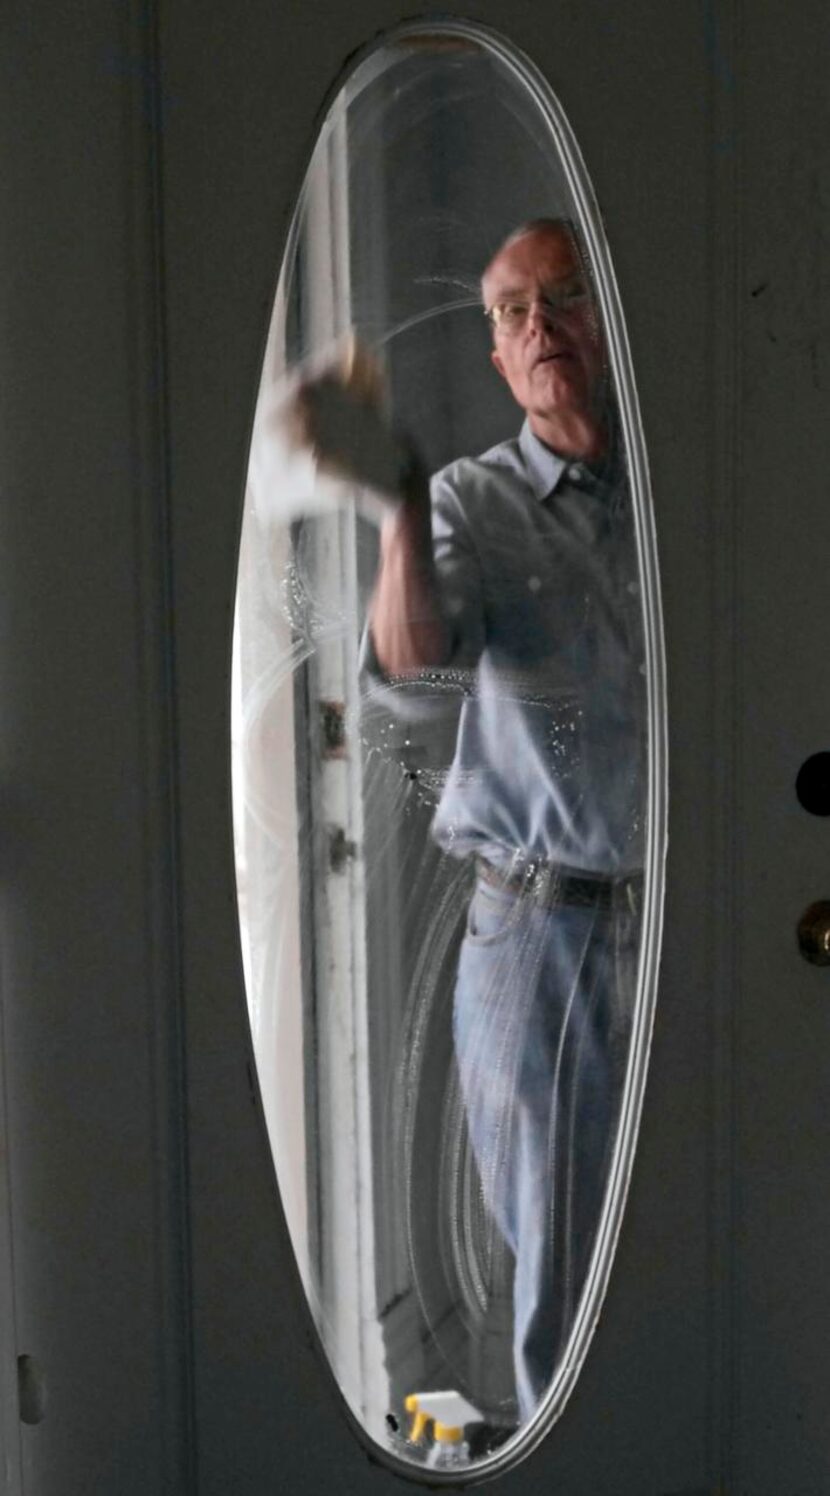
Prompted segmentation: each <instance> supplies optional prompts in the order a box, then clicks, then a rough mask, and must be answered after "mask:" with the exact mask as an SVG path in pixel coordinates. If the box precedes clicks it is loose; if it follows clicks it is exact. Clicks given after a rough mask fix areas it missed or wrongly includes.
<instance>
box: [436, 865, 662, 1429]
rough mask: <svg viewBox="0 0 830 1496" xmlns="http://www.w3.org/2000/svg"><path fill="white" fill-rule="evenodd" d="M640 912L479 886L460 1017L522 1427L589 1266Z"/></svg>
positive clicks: (463, 964)
mask: <svg viewBox="0 0 830 1496" xmlns="http://www.w3.org/2000/svg"><path fill="white" fill-rule="evenodd" d="M637 928H638V927H637V925H636V921H635V920H634V919H633V917H632V916H631V914H630V913H628V912H625V913H621V912H613V911H601V910H598V909H595V908H594V909H585V908H575V907H572V906H560V907H556V908H550V907H546V906H544V905H543V904H541V903H539V902H536V901H535V900H533V899H532V898H530V897H529V896H528V895H516V894H513V893H509V892H507V891H505V890H504V889H501V888H494V887H493V886H492V885H491V884H489V883H486V882H484V881H482V880H481V879H479V881H478V883H477V885H476V891H475V894H474V897H473V900H472V903H471V905H470V910H469V914H468V922H467V933H466V936H465V938H464V942H463V945H462V947H461V954H460V958H459V968H458V978H457V983H456V991H455V1006H454V1013H453V1024H454V1036H455V1050H456V1057H457V1061H458V1069H459V1077H460V1082H461V1090H462V1095H463V1097H464V1105H465V1111H466V1119H467V1127H468V1130H469V1134H470V1139H471V1142H472V1146H473V1150H474V1153H475V1157H476V1162H477V1165H478V1171H479V1175H480V1177H481V1185H482V1191H483V1195H484V1201H485V1205H486V1206H487V1208H488V1210H489V1212H490V1213H491V1215H492V1217H493V1219H494V1220H495V1222H496V1225H497V1226H498V1229H499V1231H500V1232H501V1233H502V1235H503V1236H504V1238H505V1240H506V1241H507V1242H508V1244H509V1246H510V1248H511V1249H512V1252H513V1254H514V1257H515V1281H514V1335H513V1354H514V1367H515V1376H516V1391H517V1396H518V1403H519V1414H520V1418H521V1421H522V1422H524V1421H525V1420H526V1419H528V1418H529V1417H530V1416H531V1415H532V1413H533V1412H534V1410H535V1408H536V1406H537V1404H538V1402H539V1400H540V1398H541V1397H542V1396H543V1395H544V1393H545V1391H546V1390H547V1388H548V1386H549V1385H550V1382H551V1379H552V1376H553V1372H554V1369H555V1366H556V1362H557V1359H558V1357H559V1355H560V1354H561V1352H562V1350H563V1349H564V1346H565V1342H566V1340H567V1336H568V1333H569V1330H570V1328H571V1325H572V1323H573V1317H574V1313H575V1311H576V1308H577V1306H578V1303H579V1297H580V1292H581V1288H582V1284H583V1282H584V1278H585V1273H586V1270H587V1267H588V1263H589V1261H590V1255H591V1248H592V1246H593V1242H594V1239H595V1236H596V1229H597V1225H598V1223H599V1218H600V1214H601V1209H602V1201H603V1196H604V1192H605V1185H606V1181H607V1177H608V1161H609V1157H610V1149H611V1145H612V1143H613V1134H614V1131H615V1127H616V1119H617V1113H618V1103H619V1092H620V1068H621V1066H620V1061H619V1059H617V1058H615V1053H614V1050H615V1049H616V1048H617V1044H618V1037H619V1028H620V1012H621V1011H623V1012H624V1013H625V1014H626V1015H627V1014H628V1013H629V1012H630V992H631V991H632V990H633V973H634V970H635V957H636V950H635V936H636V931H637Z"/></svg>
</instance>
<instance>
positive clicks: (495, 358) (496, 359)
mask: <svg viewBox="0 0 830 1496" xmlns="http://www.w3.org/2000/svg"><path fill="white" fill-rule="evenodd" d="M490 361H491V363H492V365H493V368H494V369H498V371H499V373H500V375H501V377H502V379H506V378H507V375H506V374H505V372H504V360H503V359H502V356H501V354H500V353H499V351H498V349H497V348H493V349H492V350H491V352H490Z"/></svg>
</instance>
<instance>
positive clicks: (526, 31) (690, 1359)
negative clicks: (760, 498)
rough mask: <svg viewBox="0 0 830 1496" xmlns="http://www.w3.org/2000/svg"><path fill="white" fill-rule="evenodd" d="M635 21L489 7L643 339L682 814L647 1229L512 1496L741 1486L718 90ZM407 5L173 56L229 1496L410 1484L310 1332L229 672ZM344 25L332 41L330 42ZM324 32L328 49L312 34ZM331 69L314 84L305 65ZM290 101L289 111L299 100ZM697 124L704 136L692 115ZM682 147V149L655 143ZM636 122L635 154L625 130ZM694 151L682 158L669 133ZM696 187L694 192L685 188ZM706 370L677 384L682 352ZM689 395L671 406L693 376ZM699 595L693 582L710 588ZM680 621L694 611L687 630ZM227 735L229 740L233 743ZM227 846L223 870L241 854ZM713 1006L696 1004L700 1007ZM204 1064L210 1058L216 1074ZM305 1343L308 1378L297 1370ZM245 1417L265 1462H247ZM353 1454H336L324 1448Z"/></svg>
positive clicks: (170, 226)
mask: <svg viewBox="0 0 830 1496" xmlns="http://www.w3.org/2000/svg"><path fill="white" fill-rule="evenodd" d="M630 10H631V12H632V13H631V14H629V15H628V16H627V19H626V23H625V25H623V24H622V23H621V22H620V21H619V20H617V19H613V18H609V16H608V15H607V14H606V13H605V11H604V9H601V8H600V7H594V6H590V7H585V6H583V7H580V8H579V11H578V12H577V11H576V10H574V9H573V8H571V7H565V6H563V7H557V8H554V10H553V11H552V12H551V11H550V10H548V9H546V10H545V11H544V15H543V13H542V11H541V9H540V8H539V7H538V6H535V5H526V6H524V7H522V6H519V7H511V8H510V12H509V14H508V13H507V11H506V10H504V11H502V9H501V7H500V6H498V5H482V6H479V7H477V8H476V15H475V19H476V20H479V21H483V22H485V23H489V24H492V25H494V26H495V27H497V28H499V29H501V30H503V31H504V32H505V33H506V34H507V36H508V37H509V38H510V40H511V41H513V42H514V43H515V44H517V45H518V46H520V47H524V48H525V49H526V50H527V51H528V53H529V54H530V56H531V58H532V59H533V60H534V61H535V62H536V63H537V64H538V65H539V66H540V67H541V69H542V70H543V71H544V72H546V74H547V76H548V77H549V79H550V81H551V83H552V85H553V87H554V89H555V90H556V91H557V93H558V94H559V97H560V99H561V102H562V104H563V107H564V109H565V112H566V114H567V115H568V117H569V118H570V120H571V122H572V124H573V127H574V129H575V133H576V136H577V139H578V140H579V142H580V144H581V146H582V149H583V152H584V154H585V156H586V161H587V165H588V170H589V172H590V173H591V174H592V175H593V177H594V181H595V185H596V189H597V193H598V196H599V199H600V203H601V206H602V208H603V210H604V213H605V217H606V225H607V229H608V234H609V240H610V242H611V244H612V250H613V252H614V256H615V261H616V267H617V273H618V276H619V279H620V283H621V295H622V301H623V306H624V307H625V308H626V314H627V317H628V318H629V329H630V337H631V342H632V349H633V360H634V367H635V369H636V370H638V383H639V387H640V393H641V400H642V406H643V413H644V422H645V429H646V438H647V442H648V444H649V450H650V453H651V460H652V466H653V481H654V492H655V501H656V507H657V515H658V543H659V545H660V549H661V556H662V560H663V567H664V582H665V586H666V589H667V592H668V595H669V609H670V612H669V619H668V645H669V682H670V689H671V683H672V679H673V677H674V678H677V679H678V680H680V681H682V686H680V688H679V689H677V688H676V689H675V690H674V691H673V692H672V708H673V710H674V712H675V717H674V722H673V729H674V734H675V736H677V737H678V740H679V742H680V743H681V744H682V752H680V751H678V752H677V753H676V759H675V760H673V764H674V774H675V786H674V795H675V799H676V800H677V802H678V810H677V824H674V825H673V828H672V831H673V847H672V857H673V858H674V859H676V860H677V865H678V866H680V867H682V868H683V876H682V878H677V879H674V880H672V876H671V869H670V874H669V878H670V882H669V890H670V894H669V898H670V913H669V931H668V946H667V950H666V961H665V972H664V977H663V992H662V998H661V1002H662V1015H661V1016H660V1017H658V1032H657V1039H656V1046H655V1072H654V1075H653V1078H652V1082H651V1086H650V1090H649V1094H648V1096H647V1102H646V1113H647V1115H646V1122H645V1126H644V1132H643V1138H642V1144H641V1152H640V1156H639V1158H638V1161H637V1164H636V1166H635V1170H634V1182H633V1187H632V1194H631V1203H630V1206H629V1215H628V1217H627V1220H626V1223H625V1225H624V1227H623V1237H622V1245H621V1249H620V1255H619V1258H618V1262H617V1266H616V1268H615V1273H614V1277H613V1280H612V1288H611V1291H610V1294H609V1299H608V1302H607V1305H606V1307H605V1310H604V1312H603V1316H602V1321H601V1326H600V1331H599V1333H598V1335H597V1338H596V1340H595V1343H594V1345H593V1347H592V1350H591V1352H590V1355H589V1358H588V1362H587V1366H586V1369H585V1372H584V1374H583V1379H582V1381H581V1382H580V1384H579V1386H578V1388H577V1391H576V1393H575V1394H574V1397H573V1399H572V1402H571V1403H570V1404H569V1406H568V1409H567V1411H566V1413H565V1415H564V1417H563V1419H562V1421H561V1423H560V1424H559V1425H558V1426H557V1428H556V1430H555V1431H554V1433H553V1434H552V1435H551V1437H550V1438H549V1440H548V1441H547V1442H546V1444H545V1445H544V1446H543V1447H542V1448H541V1449H540V1450H538V1451H537V1452H536V1453H535V1454H533V1455H532V1456H531V1457H530V1459H529V1460H528V1461H527V1463H526V1464H525V1465H523V1466H521V1467H519V1468H518V1469H516V1470H514V1471H513V1472H510V1473H508V1474H507V1475H506V1476H504V1477H501V1478H500V1479H499V1480H498V1481H497V1482H496V1483H495V1488H498V1489H499V1490H501V1489H504V1490H505V1491H508V1490H510V1491H516V1492H520V1491H523V1490H531V1489H534V1488H535V1487H536V1486H538V1487H539V1488H540V1489H541V1488H543V1487H547V1486H549V1485H550V1484H551V1483H552V1482H554V1481H556V1482H557V1483H560V1484H562V1485H563V1487H564V1489H567V1490H569V1491H573V1492H574V1493H578V1492H585V1493H588V1492H591V1493H595V1492H596V1491H598V1490H608V1491H609V1492H610V1491H619V1492H627V1491H630V1492H632V1493H635V1492H636V1493H637V1496H643V1492H644V1491H649V1492H651V1491H653V1492H654V1493H655V1496H662V1493H671V1492H680V1491H695V1490H701V1491H703V1490H708V1489H711V1488H713V1486H714V1481H715V1476H714V1473H713V1471H714V1454H713V1446H714V1444H715V1441H716V1439H717V1433H716V1417H715V1413H716V1407H717V1403H716V1401H715V1400H714V1399H713V1398H712V1394H711V1388H712V1376H713V1371H714V1370H715V1368H716V1366H717V1339H716V1334H717V1321H716V1318H715V1315H714V1305H713V1302H712V1295H711V1279H710V1272H709V1259H708V1254H709V1252H710V1251H711V1237H710V1232H711V1231H712V1229H713V1228H712V1227H711V1226H710V1225H709V1224H707V1222H708V1219H709V1218H708V1216H707V1204H708V1196H709V1192H710V1188H711V1172H710V1168H709V1161H710V1158H711V1152H712V1145H711V1142H710V1135H709V1126H710V1117H711V1107H710V1098H709V1096H708V1094H707V1088H706V1085H705V1084H701V1075H702V1074H704V1073H705V1067H704V1065H703V1064H702V1062H701V1057H700V1055H701V1049H702V1048H703V1047H706V1048H707V1049H708V1050H712V1049H713V1048H714V1036H713V1035H712V1034H711V1033H710V1032H709V1025H710V1024H712V1023H714V1021H715V1014H716V1013H718V1012H719V1009H718V1006H717V1004H716V1002H715V997H714V992H713V982H712V979H711V975H710V972H709V969H708V962H709V960H710V958H711V935H710V932H709V931H708V929H707V920H708V917H709V909H710V908H711V905H710V903H709V902H708V901H707V899H705V898H703V897H701V890H702V889H706V888H709V887H711V886H712V884H713V882H714V875H713V869H712V859H713V856H714V852H713V849H712V847H711V845H709V844H708V843H707V841H706V839H705V838H701V837H700V835H699V820H700V817H699V811H695V809H694V807H695V805H698V806H699V805H700V803H709V802H710V800H711V793H712V791H711V785H710V783H709V776H710V774H711V773H712V772H713V768H712V763H711V760H710V759H709V756H708V755H709V744H708V742H707V741H706V740H705V739H703V738H702V737H701V733H700V723H701V722H707V721H708V720H709V718H710V713H711V708H710V693H711V690H712V680H713V673H714V672H713V671H712V672H705V671H704V672H701V671H700V669H699V668H698V667H699V662H700V660H701V659H707V658H708V654H709V650H710V648H711V637H712V636H711V625H710V617H711V613H710V607H711V594H710V589H711V583H710V581H709V579H708V576H707V555H708V553H707V549H706V545H705V541H704V540H703V537H702V536H701V512H700V511H701V499H700V495H701V494H702V493H705V492H706V486H707V462H708V458H707V452H706V444H705V442H702V441H701V438H700V432H701V424H703V425H704V426H705V424H706V422H707V421H708V420H709V419H711V413H712V404H711V394H710V387H709V380H708V377H707V369H708V358H709V349H708V338H709V334H708V331H707V321H706V318H707V305H708V303H707V297H708V269H709V264H708V252H709V239H708V237H707V232H706V226H705V225H703V224H702V223H701V216H700V203H701V201H702V200H704V198H705V195H706V192H707V162H708V159H709V152H710V140H709V134H708V132H709V130H710V125H709V122H708V115H707V113H706V110H705V109H704V108H701V105H700V100H701V99H705V98H706V97H707V92H708V90H709V89H710V87H714V85H713V84H712V83H711V81H710V80H711V71H710V67H709V62H708V59H707V50H706V49H707V39H706V34H705V28H704V26H703V24H702V20H701V17H700V14H699V12H698V11H697V9H696V8H694V7H690V8H687V9H685V10H683V11H682V12H681V13H680V15H678V14H677V13H674V15H673V17H672V20H671V22H669V19H668V17H667V16H666V15H665V13H661V11H660V9H659V8H658V7H657V6H655V5H645V6H637V7H632V8H630ZM404 17H405V9H404V7H403V6H400V7H399V6H397V5H393V6H389V5H384V6H372V5H361V6H358V7H355V8H354V9H352V10H351V11H350V13H349V15H348V17H347V16H346V15H345V14H343V13H341V12H340V11H336V10H334V9H329V8H326V9H323V8H320V9H315V10H311V9H306V10H304V11H303V13H302V14H300V13H298V12H295V11H294V10H293V8H292V7H283V8H282V10H277V11H274V10H272V9H269V8H266V7H261V8H260V7H248V8H247V9H246V15H245V22H244V25H243V27H242V29H241V31H240V29H239V28H238V27H236V26H235V27H234V28H233V34H232V35H231V33H230V31H229V30H228V28H227V26H226V24H225V22H224V21H223V18H222V17H221V16H220V15H219V14H218V13H214V14H213V15H212V16H211V15H209V14H204V15H203V16H202V17H201V19H200V42H199V46H198V48H194V46H193V35H192V24H193V23H192V21H191V20H190V19H189V18H188V17H187V16H185V15H184V14H183V13H181V12H176V13H175V14H171V15H170V16H168V18H167V22H166V25H165V29H164V33H163V52H164V57H165V68H166V73H165V89H166V92H168V93H169V95H170V96H171V97H172V98H174V99H175V100H176V107H175V110H171V112H170V115H169V119H168V122H167V125H166V129H165V170H164V175H165V224H166V265H167V275H168V282H167V292H168V312H169V324H168V332H169V353H170V395H171V407H170V411H171V440H172V452H173V486H174V491H175V493H176V495H177V502H176V506H175V518H174V547H175V572H176V577H177V584H178V606H177V614H178V636H177V657H178V660H179V664H180V672H181V673H180V690H181V696H180V708H181V715H180V731H181V753H182V758H181V775H180V785H181V795H182V801H181V808H182V828H183V886H184V905H183V909H184V926H183V932H184V942H185V965H186V971H187V973H188V983H189V994H188V1003H189V1011H188V1045H189V1055H190V1067H191V1068H190V1106H191V1118H192V1123H193V1128H192V1138H191V1147H192V1154H191V1159H192V1161H191V1181H192V1189H193V1194H192V1201H191V1228H192V1232H193V1251H194V1321H193V1323H194V1332H195V1337H196V1339H195V1376H196V1398H197V1416H198V1429H199V1462H200V1478H201V1481H202V1482H203V1488H204V1490H206V1491H213V1490H216V1491H217V1492H218V1491H220V1490H223V1489H225V1488H226V1487H228V1486H229V1485H232V1486H233V1487H234V1489H235V1490H240V1491H243V1490H250V1491H251V1492H253V1491H258V1490H260V1489H263V1483H264V1482H266V1481H267V1480H269V1479H279V1480H282V1481H284V1482H285V1483H286V1484H289V1485H293V1484H297V1483H299V1485H300V1488H301V1489H308V1490H310V1491H311V1490H319V1489H323V1488H324V1486H326V1487H328V1486H329V1485H330V1486H331V1487H332V1489H344V1490H346V1489H355V1490H358V1489H361V1490H362V1489H364V1488H365V1487H366V1486H368V1485H369V1484H372V1483H374V1485H375V1486H377V1485H378V1484H380V1485H381V1486H382V1487H383V1488H391V1487H392V1486H393V1485H396V1484H398V1477H396V1476H393V1475H391V1474H386V1475H381V1473H380V1472H379V1471H378V1470H377V1468H373V1467H372V1466H370V1465H369V1464H368V1462H367V1458H366V1455H365V1454H364V1453H363V1451H362V1449H361V1448H360V1446H359V1444H358V1442H357V1440H356V1438H355V1437H354V1436H353V1435H352V1434H351V1433H350V1432H348V1431H347V1429H346V1426H345V1415H344V1414H343V1412H342V1411H339V1410H338V1406H337V1404H338V1401H339V1399H338V1396H337V1394H336V1392H335V1390H334V1388H333V1387H332V1386H331V1384H330V1382H329V1379H328V1374H327V1372H326V1369H325V1367H324V1366H323V1364H322V1358H321V1357H320V1356H319V1354H318V1352H317V1349H316V1346H315V1345H314V1341H313V1336H312V1334H311V1331H310V1327H309V1326H308V1325H307V1324H306V1322H305V1318H304V1313H303V1311H302V1310H301V1308H300V1293H299V1284H298V1282H297V1278H296V1270H295V1267H294V1263H293V1259H292V1256H291V1252H290V1248H289V1245H288V1241H287V1235H286V1233H285V1230H284V1227H283V1225H282V1222H281V1221H280V1218H279V1206H278V1202H277V1199H276V1193H275V1187H274V1181H273V1178H272V1174H271V1166H270V1162H269V1160H268V1155H267V1149H266V1146H265V1139H264V1135H263V1131H262V1130H261V1129H260V1130H259V1131H257V1128H256V1114H255V1100H254V1098H253V1096H252V1094H250V1093H249V1090H248V1087H247V1084H245V1085H240V1080H241V1078H242V1075H243V1071H244V1066H245V1061H246V1056H247V1048H246V1040H245V1034H244V1029H245V1004H244V993H243V989H242V983H241V967H240V962H239V955H238V951H237V948H236V936H235V931H234V923H233V919H232V917H231V915H232V911H233V884H232V880H231V849H230V828H229V824H228V820H227V774H228V769H227V738H228V733H229V694H228V680H227V673H226V671H225V669H224V668H220V661H221V662H222V664H223V666H224V662H226V660H227V651H228V639H229V634H228V629H229V620H230V616H231V605H232V595H233V584H234V558H235V545H236V537H237V532H238V525H239V521H240V516H241V501H242V485H243V481H244V474H245V465H246V464H245V458H246V444H247V440H248V436H249V430H250V425H251V421H252V416H253V404H254V399H255V395H256V389H257V383H258V378H259V369H260V364H261V356H262V347H263V341H264V338H265V334H266V331H267V324H268V313H269V309H270V305H271V300H272V297H273V289H274V284H275V279H276V274H277V271H278V268H279V265H280V261H281V258H282V250H283V243H284V236H285V233H286V230H287V226H288V216H289V214H290V211H291V208H292V205H293V201H294V199H295V195H296V191H297V189H298V187H299V184H300V182H301V181H302V178H303V175H304V171H305V167H306V161H307V153H308V151H309V150H310V148H311V145H312V143H313V140H314V135H315V124H316V121H317V119H318V117H319V113H320V110H321V109H322V106H323V104H324V101H325V99H326V97H327V95H328V94H329V93H330V91H331V90H332V89H333V88H334V87H335V86H336V83H337V80H338V75H339V71H340V69H341V67H342V66H343V64H344V63H345V61H346V59H347V57H348V55H349V54H350V52H352V51H353V50H354V49H355V48H356V47H358V46H359V45H361V44H362V43H364V42H365V41H366V40H367V38H369V37H371V35H372V34H373V33H374V32H375V31H376V30H377V29H378V28H379V27H380V26H382V25H391V24H393V23H394V22H396V21H398V20H400V19H403V18H404ZM324 18H325V24H323V19H324ZM312 35H313V45H312V41H311V37H312ZM288 56H292V57H297V56H302V58H303V66H302V67H297V68H293V67H292V68H291V69H288V70H286V68H285V67H284V59H285V58H286V57H288ZM277 83H278V85H279V86H278V87H277V86H276V84H277ZM690 93H693V94H694V95H695V97H696V99H697V100H698V103H697V106H696V108H695V110H694V111H693V112H690V111H689V108H688V103H687V102H686V101H687V100H688V97H689V94H690ZM656 119H659V120H660V121H661V125H660V129H659V130H657V129H656V128H655V120H656ZM608 120H613V121H614V128H613V132H612V131H609V128H608V125H607V121H608ZM666 134H669V135H670V136H671V139H672V142H673V152H672V155H671V158H669V157H668V156H667V154H666V152H665V150H664V148H663V144H662V141H661V140H659V139H658V136H661V137H662V140H664V139H665V135H666ZM681 183H682V190H681V187H680V184H681ZM679 344H682V347H683V360H682V364H681V365H680V367H678V358H677V348H678V345H679ZM667 369H671V370H672V371H673V375H674V378H673V380H672V381H671V382H669V381H667V375H666V371H667ZM692 575H694V576H695V577H696V578H699V580H698V581H697V583H696V585H694V586H690V585H689V579H690V576H692ZM672 601H673V603H674V608H673V611H672ZM208 722H209V723H211V724H212V731H211V733H210V734H207V733H206V731H205V724H206V723H208ZM220 846H223V847H224V848H225V858H224V860H223V861H221V862H220V860H219V858H218V855H217V849H218V848H219V847H220ZM690 992H693V993H694V994H695V998H696V1000H695V1001H694V1002H690V1001H689V997H688V994H689V993H690ZM197 1057H198V1058H197ZM286 1337H290V1340H291V1343H293V1344H295V1347H296V1348H295V1351H294V1360H293V1361H292V1363H291V1365H290V1367H287V1366H286V1364H285V1362H284V1361H282V1359H281V1358H280V1357H275V1356H274V1346H275V1345H277V1344H279V1345H283V1346H284V1345H285V1344H286ZM243 1409H244V1410H245V1413H244V1425H245V1446H244V1447H245V1455H244V1461H240V1454H239V1450H240V1437H241V1435H240V1428H241V1421H242V1418H243V1413H242V1410H243ZM322 1428H325V1430H326V1434H325V1438H321V1429H322Z"/></svg>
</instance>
